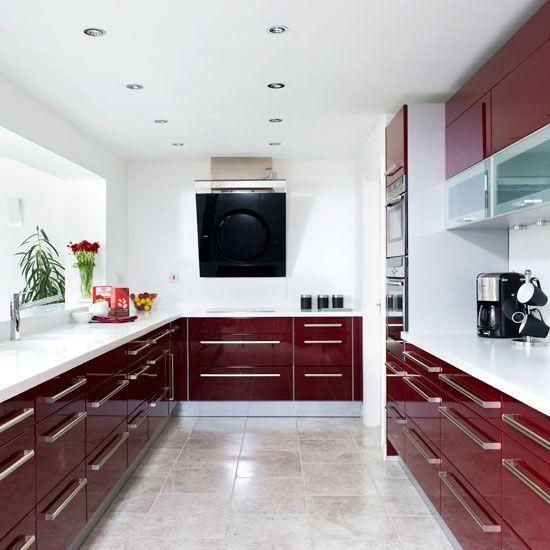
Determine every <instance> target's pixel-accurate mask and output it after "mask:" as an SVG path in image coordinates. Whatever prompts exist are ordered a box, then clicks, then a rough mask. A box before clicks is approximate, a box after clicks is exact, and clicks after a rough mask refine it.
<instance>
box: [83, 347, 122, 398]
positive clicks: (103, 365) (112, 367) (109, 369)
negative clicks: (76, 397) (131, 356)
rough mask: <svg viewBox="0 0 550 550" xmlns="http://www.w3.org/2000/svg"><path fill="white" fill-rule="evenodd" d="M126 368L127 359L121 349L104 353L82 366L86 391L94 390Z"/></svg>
mask: <svg viewBox="0 0 550 550" xmlns="http://www.w3.org/2000/svg"><path fill="white" fill-rule="evenodd" d="M127 366H128V358H127V356H126V351H125V349H124V346H123V347H120V348H116V349H114V350H112V351H110V352H108V353H104V354H103V355H100V356H99V357H96V358H95V359H93V360H92V361H89V362H88V363H86V364H85V365H84V367H85V370H86V379H87V381H88V382H87V387H86V391H87V392H89V391H91V390H95V388H96V387H97V386H99V385H100V384H103V383H104V382H105V381H106V380H107V379H108V378H110V377H111V376H113V375H114V374H116V373H118V372H120V371H122V370H124V369H125V368H126V367H127Z"/></svg>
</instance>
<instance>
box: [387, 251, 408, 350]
mask: <svg viewBox="0 0 550 550" xmlns="http://www.w3.org/2000/svg"><path fill="white" fill-rule="evenodd" d="M407 323H408V318H407V258H406V257H404V256H400V257H397V258H388V260H387V261H386V349H387V351H389V352H390V353H391V354H392V355H395V356H396V357H401V354H402V352H403V347H404V343H403V339H402V338H401V332H402V331H404V330H407Z"/></svg>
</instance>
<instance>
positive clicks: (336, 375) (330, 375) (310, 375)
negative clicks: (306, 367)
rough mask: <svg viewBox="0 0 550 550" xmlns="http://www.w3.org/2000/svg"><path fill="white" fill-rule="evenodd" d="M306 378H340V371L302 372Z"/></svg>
mask: <svg viewBox="0 0 550 550" xmlns="http://www.w3.org/2000/svg"><path fill="white" fill-rule="evenodd" d="M304 376H305V377H306V378H342V376H343V375H342V373H336V372H334V373H326V374H317V373H315V372H310V373H306V374H304Z"/></svg>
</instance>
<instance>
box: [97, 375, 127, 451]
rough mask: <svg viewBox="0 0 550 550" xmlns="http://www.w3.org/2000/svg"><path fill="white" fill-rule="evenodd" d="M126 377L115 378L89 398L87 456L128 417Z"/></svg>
mask: <svg viewBox="0 0 550 550" xmlns="http://www.w3.org/2000/svg"><path fill="white" fill-rule="evenodd" d="M129 383H130V381H129V380H126V379H125V375H122V376H118V375H117V376H113V377H112V378H111V379H110V380H108V381H107V382H105V383H104V384H103V385H102V386H100V387H99V388H98V389H97V390H96V391H95V392H94V393H92V394H91V395H89V396H88V397H87V401H86V412H87V414H88V416H87V418H86V454H89V453H90V452H91V451H92V450H93V449H95V448H96V447H97V446H98V445H100V444H101V443H102V442H103V441H104V439H105V438H106V437H107V436H108V435H109V434H110V433H111V432H112V431H113V430H114V429H115V428H116V427H117V426H118V425H119V424H120V423H121V422H123V421H126V417H127V415H128V392H127V388H128V384H129Z"/></svg>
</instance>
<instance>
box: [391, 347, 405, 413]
mask: <svg viewBox="0 0 550 550" xmlns="http://www.w3.org/2000/svg"><path fill="white" fill-rule="evenodd" d="M406 374H407V370H406V367H405V365H403V364H402V363H401V362H400V361H398V360H397V359H395V357H393V355H390V354H389V353H388V354H386V396H387V398H388V400H390V401H392V403H393V404H394V405H395V406H396V407H397V408H398V409H399V411H400V414H401V415H402V416H404V415H405V402H406V400H407V393H408V390H407V388H408V386H407V384H406V383H405V382H404V381H403V378H404V376H405V375H406Z"/></svg>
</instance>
